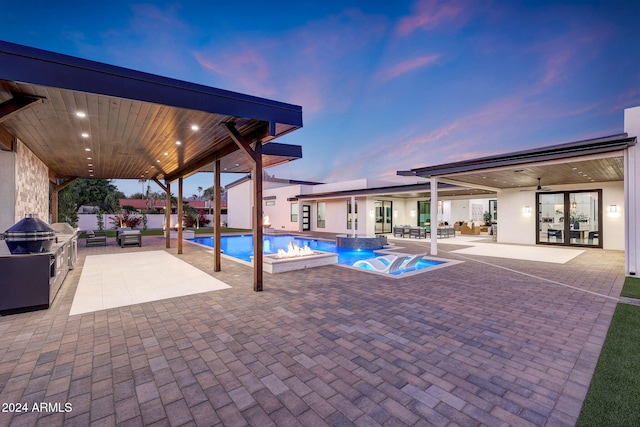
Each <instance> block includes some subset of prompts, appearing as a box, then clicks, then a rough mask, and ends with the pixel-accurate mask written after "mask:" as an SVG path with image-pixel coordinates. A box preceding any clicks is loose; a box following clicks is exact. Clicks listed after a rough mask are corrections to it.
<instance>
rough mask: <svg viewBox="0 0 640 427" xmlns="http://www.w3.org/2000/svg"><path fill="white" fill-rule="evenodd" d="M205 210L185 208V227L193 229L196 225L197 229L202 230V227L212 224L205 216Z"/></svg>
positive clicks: (183, 219)
mask: <svg viewBox="0 0 640 427" xmlns="http://www.w3.org/2000/svg"><path fill="white" fill-rule="evenodd" d="M204 214H205V211H204V209H200V210H198V209H196V208H192V207H191V206H185V213H184V216H183V218H182V221H183V222H182V223H183V224H184V226H185V227H193V226H194V225H195V227H196V228H200V226H201V225H202V226H204V225H207V224H209V223H210V222H211V220H208V219H207V218H206V217H205V216H204Z"/></svg>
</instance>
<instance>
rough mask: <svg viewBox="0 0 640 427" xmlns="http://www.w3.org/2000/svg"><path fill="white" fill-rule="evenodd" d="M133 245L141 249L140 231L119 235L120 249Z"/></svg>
mask: <svg viewBox="0 0 640 427" xmlns="http://www.w3.org/2000/svg"><path fill="white" fill-rule="evenodd" d="M129 245H135V246H140V247H142V233H140V230H131V231H123V232H122V233H121V234H120V247H121V248H124V247H125V246H129Z"/></svg>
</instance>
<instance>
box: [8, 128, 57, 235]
mask: <svg viewBox="0 0 640 427" xmlns="http://www.w3.org/2000/svg"><path fill="white" fill-rule="evenodd" d="M15 156H16V157H15V200H14V203H15V213H14V217H15V218H14V219H15V221H14V223H15V222H18V221H20V220H21V219H22V218H24V216H25V214H32V213H33V214H37V215H38V218H40V219H41V220H43V221H45V222H49V168H48V167H47V165H45V164H44V162H43V161H42V160H40V159H39V158H38V157H37V156H36V155H35V154H33V152H32V151H31V150H29V148H28V147H27V146H26V145H24V144H23V143H22V142H21V141H19V140H18V141H17V143H16V151H15ZM54 222H55V221H54Z"/></svg>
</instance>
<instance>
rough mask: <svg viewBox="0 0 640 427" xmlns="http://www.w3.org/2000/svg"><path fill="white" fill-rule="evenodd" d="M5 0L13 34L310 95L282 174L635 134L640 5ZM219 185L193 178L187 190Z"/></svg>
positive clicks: (182, 73)
mask: <svg viewBox="0 0 640 427" xmlns="http://www.w3.org/2000/svg"><path fill="white" fill-rule="evenodd" d="M0 6H1V10H2V23H1V24H0V39H2V40H5V41H9V42H14V43H19V44H24V45H28V46H32V47H37V48H41V49H46V50H51V51H54V52H60V53H65V54H68V55H73V56H78V57H81V58H86V59H91V60H95V61H100V62H105V63H109V64H113V65H119V66H122V67H127V68H133V69H136V70H141V71H146V72H150V73H154V74H159V75H163V76H168V77H173V78H177V79H182V80H187V81H191V82H196V83H200V84H204V85H208V86H213V87H217V88H221V89H227V90H232V91H237V92H241V93H246V94H250V95H256V96H260V97H265V98H269V99H273V100H277V101H283V102H288V103H292V104H296V105H301V106H302V109H303V120H304V127H303V128H302V129H300V130H298V131H295V132H293V133H291V134H289V135H287V136H285V137H283V138H280V139H279V140H278V142H283V143H288V144H298V145H302V149H303V159H302V160H297V161H295V162H292V163H290V164H288V165H284V166H278V167H276V168H273V169H269V173H271V174H275V175H276V176H278V177H281V178H290V179H300V180H312V181H321V182H334V181H341V180H348V179H356V178H363V177H368V178H378V179H397V177H396V171H398V170H407V169H410V168H414V167H420V166H427V165H434V164H439V163H443V162H451V161H458V160H464V159H467V158H474V157H479V156H487V155H491V154H496V153H501V152H509V151H514V150H520V149H526V148H534V147H538V146H544V145H551V144H557V143H563V142H571V141H576V140H581V139H587V138H593V137H599V136H606V135H612V134H616V133H621V132H622V131H623V128H622V126H623V109H624V108H628V107H632V106H638V105H640V37H639V36H638V25H639V23H640V0H603V1H588V0H584V1H580V0H573V1H541V0H534V1H516V0H495V1H488V0H487V1H483V0H454V1H436V0H416V1H388V0H387V1H376V0H363V1H348V0H347V1H334V0H324V1H304V0H296V1H242V2H237V3H236V2H228V1H225V2H217V1H190V2H180V1H175V2H147V3H142V2H140V3H138V2H135V1H110V2H92V1H64V2H53V1H21V2H19V1H15V0H14V1H8V0H0ZM237 178H240V176H238V175H231V176H229V175H225V176H224V177H223V184H225V183H228V182H230V181H232V180H235V179H237ZM212 180H213V176H212V174H199V175H197V176H194V177H191V178H189V179H187V180H186V181H185V194H186V195H191V194H195V193H197V190H196V188H197V187H198V186H202V187H204V188H206V187H209V186H211V185H212ZM116 184H117V185H118V187H119V188H120V189H121V190H122V191H124V192H125V193H127V194H131V193H133V192H136V191H141V185H140V184H138V183H137V182H135V181H130V182H129V183H128V184H127V183H126V182H124V181H117V182H116ZM152 189H153V190H154V191H157V190H158V188H157V187H156V186H155V184H152Z"/></svg>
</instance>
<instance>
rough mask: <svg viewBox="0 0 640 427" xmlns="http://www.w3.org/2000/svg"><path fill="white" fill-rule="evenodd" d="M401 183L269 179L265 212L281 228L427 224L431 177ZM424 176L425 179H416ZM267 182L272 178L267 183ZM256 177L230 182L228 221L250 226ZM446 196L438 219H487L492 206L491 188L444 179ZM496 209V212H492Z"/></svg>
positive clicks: (383, 229) (384, 228)
mask: <svg viewBox="0 0 640 427" xmlns="http://www.w3.org/2000/svg"><path fill="white" fill-rule="evenodd" d="M408 181H411V182H410V183H407V184H398V183H392V182H387V181H381V180H374V179H367V178H363V179H356V180H350V181H341V182H335V183H329V184H319V183H310V182H303V181H288V180H280V179H271V180H265V181H263V182H264V185H263V206H262V209H263V218H264V219H265V220H266V221H267V222H268V223H269V225H270V227H271V228H273V229H274V230H277V231H290V232H305V231H315V232H328V233H339V234H343V233H344V234H359V235H369V236H371V235H375V234H384V233H391V232H392V227H393V226H394V225H411V226H422V227H425V226H427V227H429V226H430V223H431V215H430V205H429V204H430V201H429V191H430V183H429V182H428V181H425V180H420V179H418V180H415V179H411V180H408ZM416 181H422V182H416ZM267 182H268V184H267ZM251 185H252V180H251V178H250V176H247V177H244V178H242V179H241V180H238V181H236V182H234V183H231V184H229V185H228V186H227V187H226V189H227V193H228V195H229V196H228V197H229V207H228V212H229V216H228V218H229V226H230V227H239V228H250V227H251V226H252V224H251V222H250V217H249V212H250V210H251V206H250V205H249V204H247V203H243V201H246V200H247V198H246V194H249V193H250V192H251ZM440 191H442V193H443V194H447V199H446V200H443V201H442V203H441V204H440V205H439V206H438V213H437V217H438V223H442V224H444V223H447V224H451V225H452V224H453V222H456V221H464V222H474V223H476V224H477V225H481V224H483V223H484V220H483V215H484V213H485V212H489V211H490V210H491V209H494V207H495V204H494V203H492V202H495V196H494V195H493V194H492V193H490V192H488V191H487V192H485V191H482V190H476V189H468V188H465V187H460V186H453V185H449V184H444V183H443V184H441V185H440ZM494 215H495V212H494Z"/></svg>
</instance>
